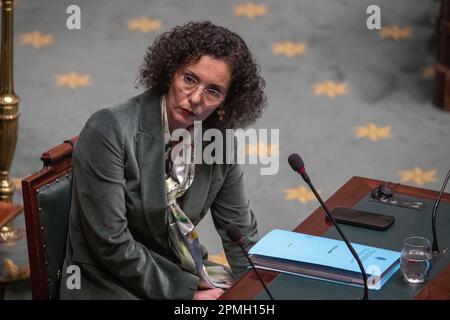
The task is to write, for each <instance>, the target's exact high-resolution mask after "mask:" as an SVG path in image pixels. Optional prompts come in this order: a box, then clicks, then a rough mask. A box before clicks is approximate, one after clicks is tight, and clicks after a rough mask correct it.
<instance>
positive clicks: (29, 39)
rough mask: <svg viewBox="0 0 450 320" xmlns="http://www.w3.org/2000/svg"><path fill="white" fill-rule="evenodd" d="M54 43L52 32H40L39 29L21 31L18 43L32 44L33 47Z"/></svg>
mask: <svg viewBox="0 0 450 320" xmlns="http://www.w3.org/2000/svg"><path fill="white" fill-rule="evenodd" d="M53 43H54V39H53V34H51V33H49V34H45V35H44V34H42V33H40V32H39V31H33V32H30V33H22V34H21V35H20V44H23V45H26V44H29V45H32V46H33V47H35V48H40V47H43V46H51V45H53Z"/></svg>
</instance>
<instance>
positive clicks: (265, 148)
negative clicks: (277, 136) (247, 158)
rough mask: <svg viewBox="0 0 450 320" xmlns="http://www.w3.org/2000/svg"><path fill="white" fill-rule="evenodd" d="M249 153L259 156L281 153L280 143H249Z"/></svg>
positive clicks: (247, 148)
mask: <svg viewBox="0 0 450 320" xmlns="http://www.w3.org/2000/svg"><path fill="white" fill-rule="evenodd" d="M246 152H247V155H255V154H256V155H258V156H259V157H270V156H272V155H277V154H278V153H279V149H278V145H271V144H265V143H258V144H247V145H246Z"/></svg>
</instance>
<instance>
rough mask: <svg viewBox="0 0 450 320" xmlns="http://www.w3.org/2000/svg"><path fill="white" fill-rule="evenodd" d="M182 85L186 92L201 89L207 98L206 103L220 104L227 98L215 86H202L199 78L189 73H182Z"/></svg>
mask: <svg viewBox="0 0 450 320" xmlns="http://www.w3.org/2000/svg"><path fill="white" fill-rule="evenodd" d="M179 75H180V78H181V79H180V80H181V81H180V85H181V88H182V89H183V90H184V91H185V92H186V93H190V94H192V93H194V92H196V91H197V90H199V89H200V90H201V93H202V94H203V97H204V98H205V103H207V104H211V105H212V104H218V103H220V102H222V101H223V100H225V97H224V96H223V94H222V93H221V92H220V91H218V90H216V89H213V88H201V87H200V85H199V83H198V81H197V79H195V78H194V77H193V76H191V75H189V74H187V73H180V74H179Z"/></svg>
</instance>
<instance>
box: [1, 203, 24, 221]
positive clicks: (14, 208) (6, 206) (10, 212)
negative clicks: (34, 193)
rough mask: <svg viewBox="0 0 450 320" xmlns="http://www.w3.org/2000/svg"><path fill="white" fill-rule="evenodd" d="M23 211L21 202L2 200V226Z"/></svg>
mask: <svg viewBox="0 0 450 320" xmlns="http://www.w3.org/2000/svg"><path fill="white" fill-rule="evenodd" d="M21 211H22V206H21V205H19V204H15V203H10V202H4V201H0V227H2V226H4V225H6V224H8V223H9V222H11V220H12V219H14V218H15V217H16V216H17V215H18V214H19V213H20V212H21Z"/></svg>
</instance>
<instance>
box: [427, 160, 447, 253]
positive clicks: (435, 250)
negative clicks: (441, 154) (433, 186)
mask: <svg viewBox="0 0 450 320" xmlns="http://www.w3.org/2000/svg"><path fill="white" fill-rule="evenodd" d="M449 177H450V169H449V170H448V172H447V176H446V177H445V180H444V184H443V185H442V188H441V192H440V193H439V196H438V198H437V199H436V202H435V203H434V207H433V214H432V220H431V226H432V228H433V245H432V247H431V249H432V250H433V254H437V255H443V254H445V253H446V251H447V250H446V249H442V250H439V246H438V239H437V235H436V212H437V209H438V207H439V203H440V202H441V197H442V194H443V193H444V190H445V187H446V186H447V182H448V178H449Z"/></svg>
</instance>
